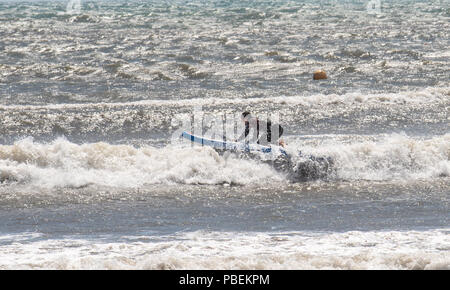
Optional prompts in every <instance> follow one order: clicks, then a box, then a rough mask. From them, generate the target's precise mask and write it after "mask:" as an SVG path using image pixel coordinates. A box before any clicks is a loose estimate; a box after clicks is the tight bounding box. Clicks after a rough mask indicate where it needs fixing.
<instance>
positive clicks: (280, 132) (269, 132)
mask: <svg viewBox="0 0 450 290" xmlns="http://www.w3.org/2000/svg"><path fill="white" fill-rule="evenodd" d="M266 132H267V142H269V143H270V142H271V141H272V121H270V120H267V131H266ZM249 133H250V123H249V122H245V131H244V137H247V136H248V134H249ZM281 135H283V127H281V125H278V137H277V139H278V138H280V137H281ZM256 136H258V141H257V143H258V144H259V120H258V118H256Z"/></svg>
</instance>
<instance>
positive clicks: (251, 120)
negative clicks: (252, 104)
mask: <svg viewBox="0 0 450 290" xmlns="http://www.w3.org/2000/svg"><path fill="white" fill-rule="evenodd" d="M241 120H242V121H243V122H244V123H245V129H244V132H243V133H242V135H241V136H240V137H239V138H238V139H236V141H242V140H244V139H245V140H246V142H255V141H256V143H258V144H261V145H267V144H269V143H271V142H272V135H273V137H274V138H276V139H275V140H278V139H279V138H280V137H281V135H283V127H281V125H279V124H272V121H271V120H270V119H267V120H266V121H263V120H260V119H259V118H257V117H253V116H252V114H251V113H250V112H248V111H246V112H244V113H242V115H241ZM277 125H278V130H277ZM250 128H252V129H253V136H249V134H250ZM273 129H274V131H272V130H273ZM276 131H278V136H276V135H277V132H276ZM272 133H273V134H272ZM249 137H250V138H251V139H250V140H249V139H248V138H249ZM278 145H280V146H283V147H284V142H283V140H281V139H280V140H278Z"/></svg>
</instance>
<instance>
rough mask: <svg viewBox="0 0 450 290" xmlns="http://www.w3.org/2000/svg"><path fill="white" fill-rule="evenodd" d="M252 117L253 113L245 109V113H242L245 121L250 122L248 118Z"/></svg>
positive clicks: (242, 118)
mask: <svg viewBox="0 0 450 290" xmlns="http://www.w3.org/2000/svg"><path fill="white" fill-rule="evenodd" d="M251 117H252V115H251V114H250V112H249V111H245V112H244V113H242V115H241V120H242V121H243V122H248V120H250V118H251Z"/></svg>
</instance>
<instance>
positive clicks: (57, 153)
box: [0, 138, 282, 188]
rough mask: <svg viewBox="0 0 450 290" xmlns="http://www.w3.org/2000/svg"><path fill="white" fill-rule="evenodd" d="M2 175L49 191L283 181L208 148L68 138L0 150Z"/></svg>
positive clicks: (262, 167)
mask: <svg viewBox="0 0 450 290" xmlns="http://www.w3.org/2000/svg"><path fill="white" fill-rule="evenodd" d="M0 176H1V178H2V179H3V180H5V179H9V180H13V181H16V182H19V183H29V184H31V185H33V186H38V187H44V188H52V187H80V186H85V185H89V184H98V185H105V186H114V187H137V186H142V185H145V184H160V183H168V184H169V183H182V184H222V183H228V184H232V183H234V184H248V183H255V182H257V183H265V181H272V182H273V181H278V180H281V178H282V177H281V175H279V174H278V173H277V172H275V171H274V169H273V168H271V167H269V166H268V165H264V164H259V163H257V162H256V161H251V160H240V159H237V158H236V157H234V156H227V157H223V156H220V155H219V154H218V153H217V152H216V151H214V150H213V149H211V148H206V147H205V148H199V147H194V148H191V147H185V148H180V147H173V146H167V147H165V148H155V147H151V146H143V147H141V148H135V147H133V146H128V145H110V144H107V143H102V142H101V143H92V144H82V145H78V144H74V143H71V142H69V141H67V140H66V139H64V138H59V139H57V140H55V141H53V142H51V143H49V144H41V143H36V142H33V140H32V139H31V138H27V139H23V140H21V141H18V142H16V143H15V144H14V145H9V146H0Z"/></svg>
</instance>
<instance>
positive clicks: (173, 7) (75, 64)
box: [0, 0, 450, 269]
mask: <svg viewBox="0 0 450 290" xmlns="http://www.w3.org/2000/svg"><path fill="white" fill-rule="evenodd" d="M449 17H450V2H449V1H448V0H431V1H429V0H427V1H425V0H424V1H420V0H400V1H391V0H376V1H374V0H367V1H366V0H342V1H340V0H319V1H312V0H311V1H310V0H305V1H300V0H298V1H294V0H264V1H256V0H255V1H241V0H239V1H237V0H236V1H235V0H227V1H224V0H210V1H207V0H191V1H187V0H171V1H169V0H167V1H164V0H153V1H138V0H135V1H131V0H130V1H125V0H114V1H85V0H79V1H78V0H67V1H63V0H59V1H4V0H0V269H450V125H449V124H450V85H449V84H450V82H449V81H450V50H449V47H450V21H449ZM319 69H321V70H324V71H326V73H327V76H328V78H327V79H326V80H319V81H317V80H313V78H312V74H313V72H314V71H316V70H319ZM195 108H197V109H198V108H201V110H202V112H203V113H204V114H205V115H208V116H212V118H214V116H222V115H224V114H228V115H233V114H235V115H237V116H238V115H239V114H240V113H241V112H242V111H245V110H250V111H251V112H252V113H253V114H254V115H258V116H268V115H271V114H277V116H279V121H280V123H281V124H282V126H283V127H284V136H283V138H284V140H285V143H286V150H287V151H288V152H289V153H290V154H291V155H292V156H296V155H297V153H298V152H300V151H301V152H302V153H303V154H306V155H313V156H326V157H327V158H328V157H329V158H330V159H332V160H333V169H332V170H330V171H327V172H326V173H325V174H320V176H315V178H304V176H301V175H302V174H305V170H300V171H299V170H297V171H296V170H295V169H298V166H299V165H301V164H302V162H304V161H305V160H302V158H299V157H298V156H297V158H292V160H290V162H289V164H288V167H289V168H288V171H286V170H279V168H277V167H276V166H273V164H271V163H270V162H265V161H264V160H262V158H261V156H242V155H240V154H235V153H231V154H223V153H221V152H217V151H215V150H214V149H212V148H208V147H201V146H191V144H189V143H187V142H185V141H182V140H175V141H176V142H175V141H174V139H176V138H174V136H176V134H177V133H176V132H178V131H179V130H180V129H181V127H182V124H183V120H184V119H186V117H187V118H189V117H190V116H192V112H194V111H195ZM206 123H207V122H206ZM204 125H205V126H208V125H211V124H204Z"/></svg>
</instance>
